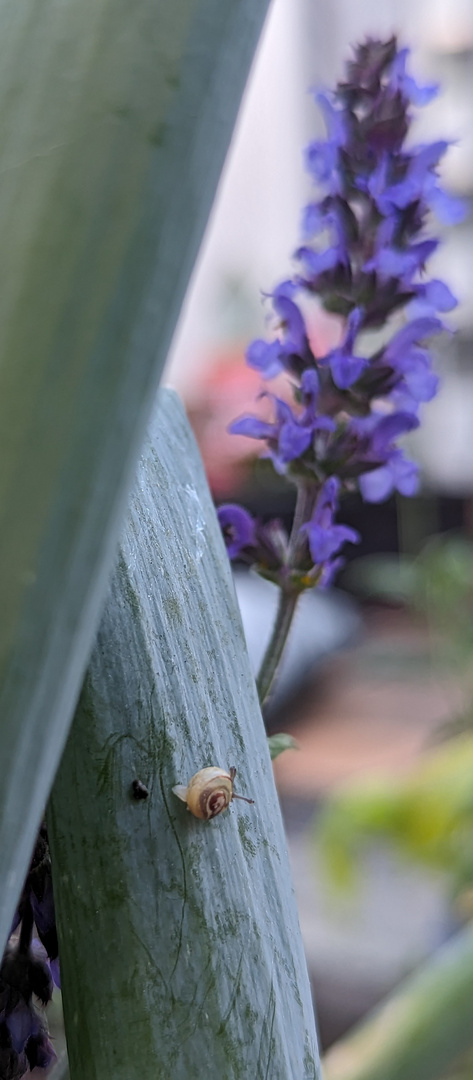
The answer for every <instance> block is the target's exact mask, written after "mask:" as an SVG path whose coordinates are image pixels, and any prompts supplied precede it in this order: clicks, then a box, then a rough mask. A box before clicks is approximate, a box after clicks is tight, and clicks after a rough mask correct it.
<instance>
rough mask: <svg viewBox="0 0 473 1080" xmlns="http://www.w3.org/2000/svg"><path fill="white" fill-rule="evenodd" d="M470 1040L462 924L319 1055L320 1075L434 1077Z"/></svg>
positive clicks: (471, 991) (471, 981) (340, 1078)
mask: <svg viewBox="0 0 473 1080" xmlns="http://www.w3.org/2000/svg"><path fill="white" fill-rule="evenodd" d="M472 1044H473V927H472V926H471V925H470V926H467V927H466V928H465V929H464V930H462V931H461V932H460V933H459V934H457V935H456V937H455V938H453V940H452V941H450V942H448V944H447V945H445V946H444V947H443V949H441V950H440V952H439V953H437V954H436V955H435V956H434V957H433V958H432V959H431V960H429V961H428V963H426V964H424V966H423V967H422V968H421V970H419V971H416V972H415V973H414V974H413V975H412V976H411V978H409V979H408V980H406V982H405V983H404V985H403V986H401V987H400V989H399V990H397V991H396V993H394V994H393V995H392V996H391V997H389V998H388V999H387V1000H386V1002H384V1003H383V1005H382V1006H381V1008H379V1009H378V1010H377V1012H376V1013H374V1014H373V1016H372V1017H369V1018H368V1019H367V1020H366V1021H364V1022H363V1023H362V1024H361V1025H360V1026H359V1027H357V1028H355V1030H354V1031H353V1032H350V1033H349V1034H348V1035H347V1036H346V1037H345V1038H344V1039H341V1040H340V1042H338V1043H336V1044H335V1045H334V1046H333V1047H331V1049H330V1050H329V1052H328V1053H327V1055H326V1057H325V1058H324V1062H323V1069H324V1080H440V1077H442V1076H443V1075H444V1074H445V1071H446V1069H447V1067H448V1066H449V1065H450V1064H451V1063H452V1062H453V1061H454V1060H455V1059H456V1058H457V1057H459V1056H460V1055H461V1054H463V1053H464V1052H465V1051H466V1050H468V1049H469V1047H470V1046H471V1045H472Z"/></svg>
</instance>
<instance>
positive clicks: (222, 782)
mask: <svg viewBox="0 0 473 1080" xmlns="http://www.w3.org/2000/svg"><path fill="white" fill-rule="evenodd" d="M235 776H236V769H235V768H233V767H232V768H231V769H229V771H228V772H226V771H225V769H219V768H217V766H215V765H211V766H209V768H207V769H201V770H200V772H197V773H195V776H192V777H191V779H190V780H189V783H188V784H187V787H186V786H185V785H183V784H177V785H176V787H173V789H172V790H173V792H174V794H175V795H177V797H178V798H179V799H182V801H183V802H185V803H187V809H188V810H190V811H191V813H192V814H194V816H195V817H198V818H203V819H204V821H209V819H210V818H213V817H216V816H217V814H221V813H222V810H226V809H227V806H229V805H230V803H231V801H232V799H242V801H243V802H247V803H253V802H254V799H245V796H244V795H235V792H234V790H233V781H234V779H235Z"/></svg>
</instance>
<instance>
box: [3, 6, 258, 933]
mask: <svg viewBox="0 0 473 1080" xmlns="http://www.w3.org/2000/svg"><path fill="white" fill-rule="evenodd" d="M266 6H267V0H224V2H222V0H172V2H169V0H61V2H58V0H41V3H39V2H38V0H0V40H1V43H2V61H1V65H0V240H1V252H2V262H3V274H2V287H1V290H0V339H1V364H0V574H1V582H0V596H1V623H0V727H1V730H0V745H1V754H0V863H1V867H2V886H3V887H2V890H1V892H0V951H1V949H2V944H3V942H4V940H5V935H6V934H7V932H8V928H9V925H10V920H11V916H12V912H13V908H14V905H15V902H16V899H17V896H18V892H19V889H20V887H21V881H22V878H23V876H24V872H25V869H26V865H27V861H28V858H29V854H30V850H31V847H32V844H33V838H34V833H35V830H36V827H37V825H38V821H39V818H40V815H41V813H42V807H43V804H44V801H45V799H46V797H47V794H48V791H49V787H50V784H51V781H52V777H53V775H54V771H55V769H56V766H57V762H58V759H59V755H60V753H61V750H62V747H63V744H64V740H65V737H66V733H67V728H68V724H69V721H70V715H71V713H72V710H73V707H74V703H75V700H76V696H77V692H78V690H79V686H80V681H81V678H82V675H83V671H84V667H85V664H86V660H87V655H88V652H89V649H90V646H91V643H92V639H93V633H94V631H95V627H96V622H97V617H98V613H99V607H100V603H101V600H102V599H103V592H104V588H105V586H106V580H107V575H108V572H109V569H110V563H111V559H112V557H113V551H114V543H115V541H116V537H117V532H118V527H119V524H120V518H121V516H122V513H123V510H124V506H125V500H126V495H127V491H128V488H129V482H130V480H131V478H132V474H133V470H134V468H135V466H136V460H137V456H138V453H139V448H140V444H141V440H142V437H143V433H144V429H145V426H146V422H147V419H148V414H149V410H150V408H151V404H152V400H153V396H154V392H155V388H156V385H157V381H158V377H159V372H160V370H161V367H162V364H163V362H164V359H165V355H166V350H167V347H168V344H169V341H170V337H171V334H172V332H173V329H174V326H175V322H176V317H177V314H178V311H179V307H180V304H181V302H182V298H183V294H184V291H185V287H186V283H187V280H188V277H189V273H190V271H191V269H192V264H193V261H194V258H195V255H196V252H197V248H198V244H199V242H200V238H201V236H202V231H203V228H204V225H205V221H206V218H207V215H208V212H209V209H210V205H211V201H212V198H213V194H214V191H215V186H216V183H217V180H218V175H219V171H220V168H221V165H222V162H223V158H224V155H225V151H226V148H227V145H228V141H229V138H230V134H231V129H232V126H233V122H234V119H235V114H236V110H237V107H238V103H239V99H240V96H241V92H242V90H243V86H244V82H245V78H246V74H247V71H248V66H249V63H250V60H251V56H252V53H253V49H254V46H255V43H256V40H257V37H258V33H259V30H260V26H261V22H262V19H263V15H264V11H265V9H266Z"/></svg>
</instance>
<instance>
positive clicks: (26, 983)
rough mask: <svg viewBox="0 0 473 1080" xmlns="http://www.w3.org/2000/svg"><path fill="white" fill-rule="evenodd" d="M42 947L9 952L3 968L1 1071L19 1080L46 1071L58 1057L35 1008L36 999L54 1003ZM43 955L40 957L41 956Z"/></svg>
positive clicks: (0, 983) (3, 1075)
mask: <svg viewBox="0 0 473 1080" xmlns="http://www.w3.org/2000/svg"><path fill="white" fill-rule="evenodd" d="M43 953H44V950H43V949H42V947H41V946H39V947H38V949H36V948H32V949H31V950H29V949H28V950H26V951H23V949H22V948H21V942H20V945H19V946H18V947H17V948H15V949H12V948H8V949H7V950H6V952H5V955H4V957H3V961H2V966H1V968H0V1065H2V1066H3V1070H2V1071H0V1076H1V1078H2V1080H5V1078H6V1077H8V1078H11V1080H19V1078H20V1077H22V1076H23V1075H24V1074H25V1073H26V1072H28V1069H33V1068H35V1067H36V1066H39V1067H40V1068H46V1067H47V1066H48V1065H50V1063H51V1061H52V1060H53V1058H54V1057H55V1053H54V1050H53V1047H52V1045H51V1043H50V1041H49V1038H48V1033H47V1029H46V1025H45V1022H44V1020H43V1017H42V1016H41V1013H40V1012H39V1011H38V1009H37V1008H36V1006H35V1005H34V1004H33V995H34V996H35V997H36V998H38V1000H39V1001H40V1002H41V1003H42V1004H43V1005H46V1004H47V1003H48V1001H50V1000H51V995H52V979H51V974H50V970H49V966H48V964H47V962H46V961H45V960H43V959H42V955H43ZM38 954H39V955H38Z"/></svg>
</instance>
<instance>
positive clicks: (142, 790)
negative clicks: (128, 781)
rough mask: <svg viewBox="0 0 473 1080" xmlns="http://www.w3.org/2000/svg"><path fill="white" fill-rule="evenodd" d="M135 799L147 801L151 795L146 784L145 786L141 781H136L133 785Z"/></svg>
mask: <svg viewBox="0 0 473 1080" xmlns="http://www.w3.org/2000/svg"><path fill="white" fill-rule="evenodd" d="M131 790H132V792H133V798H134V799H147V798H148V795H149V791H148V788H147V787H146V784H143V783H142V782H141V780H134V781H133V783H132V785H131Z"/></svg>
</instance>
